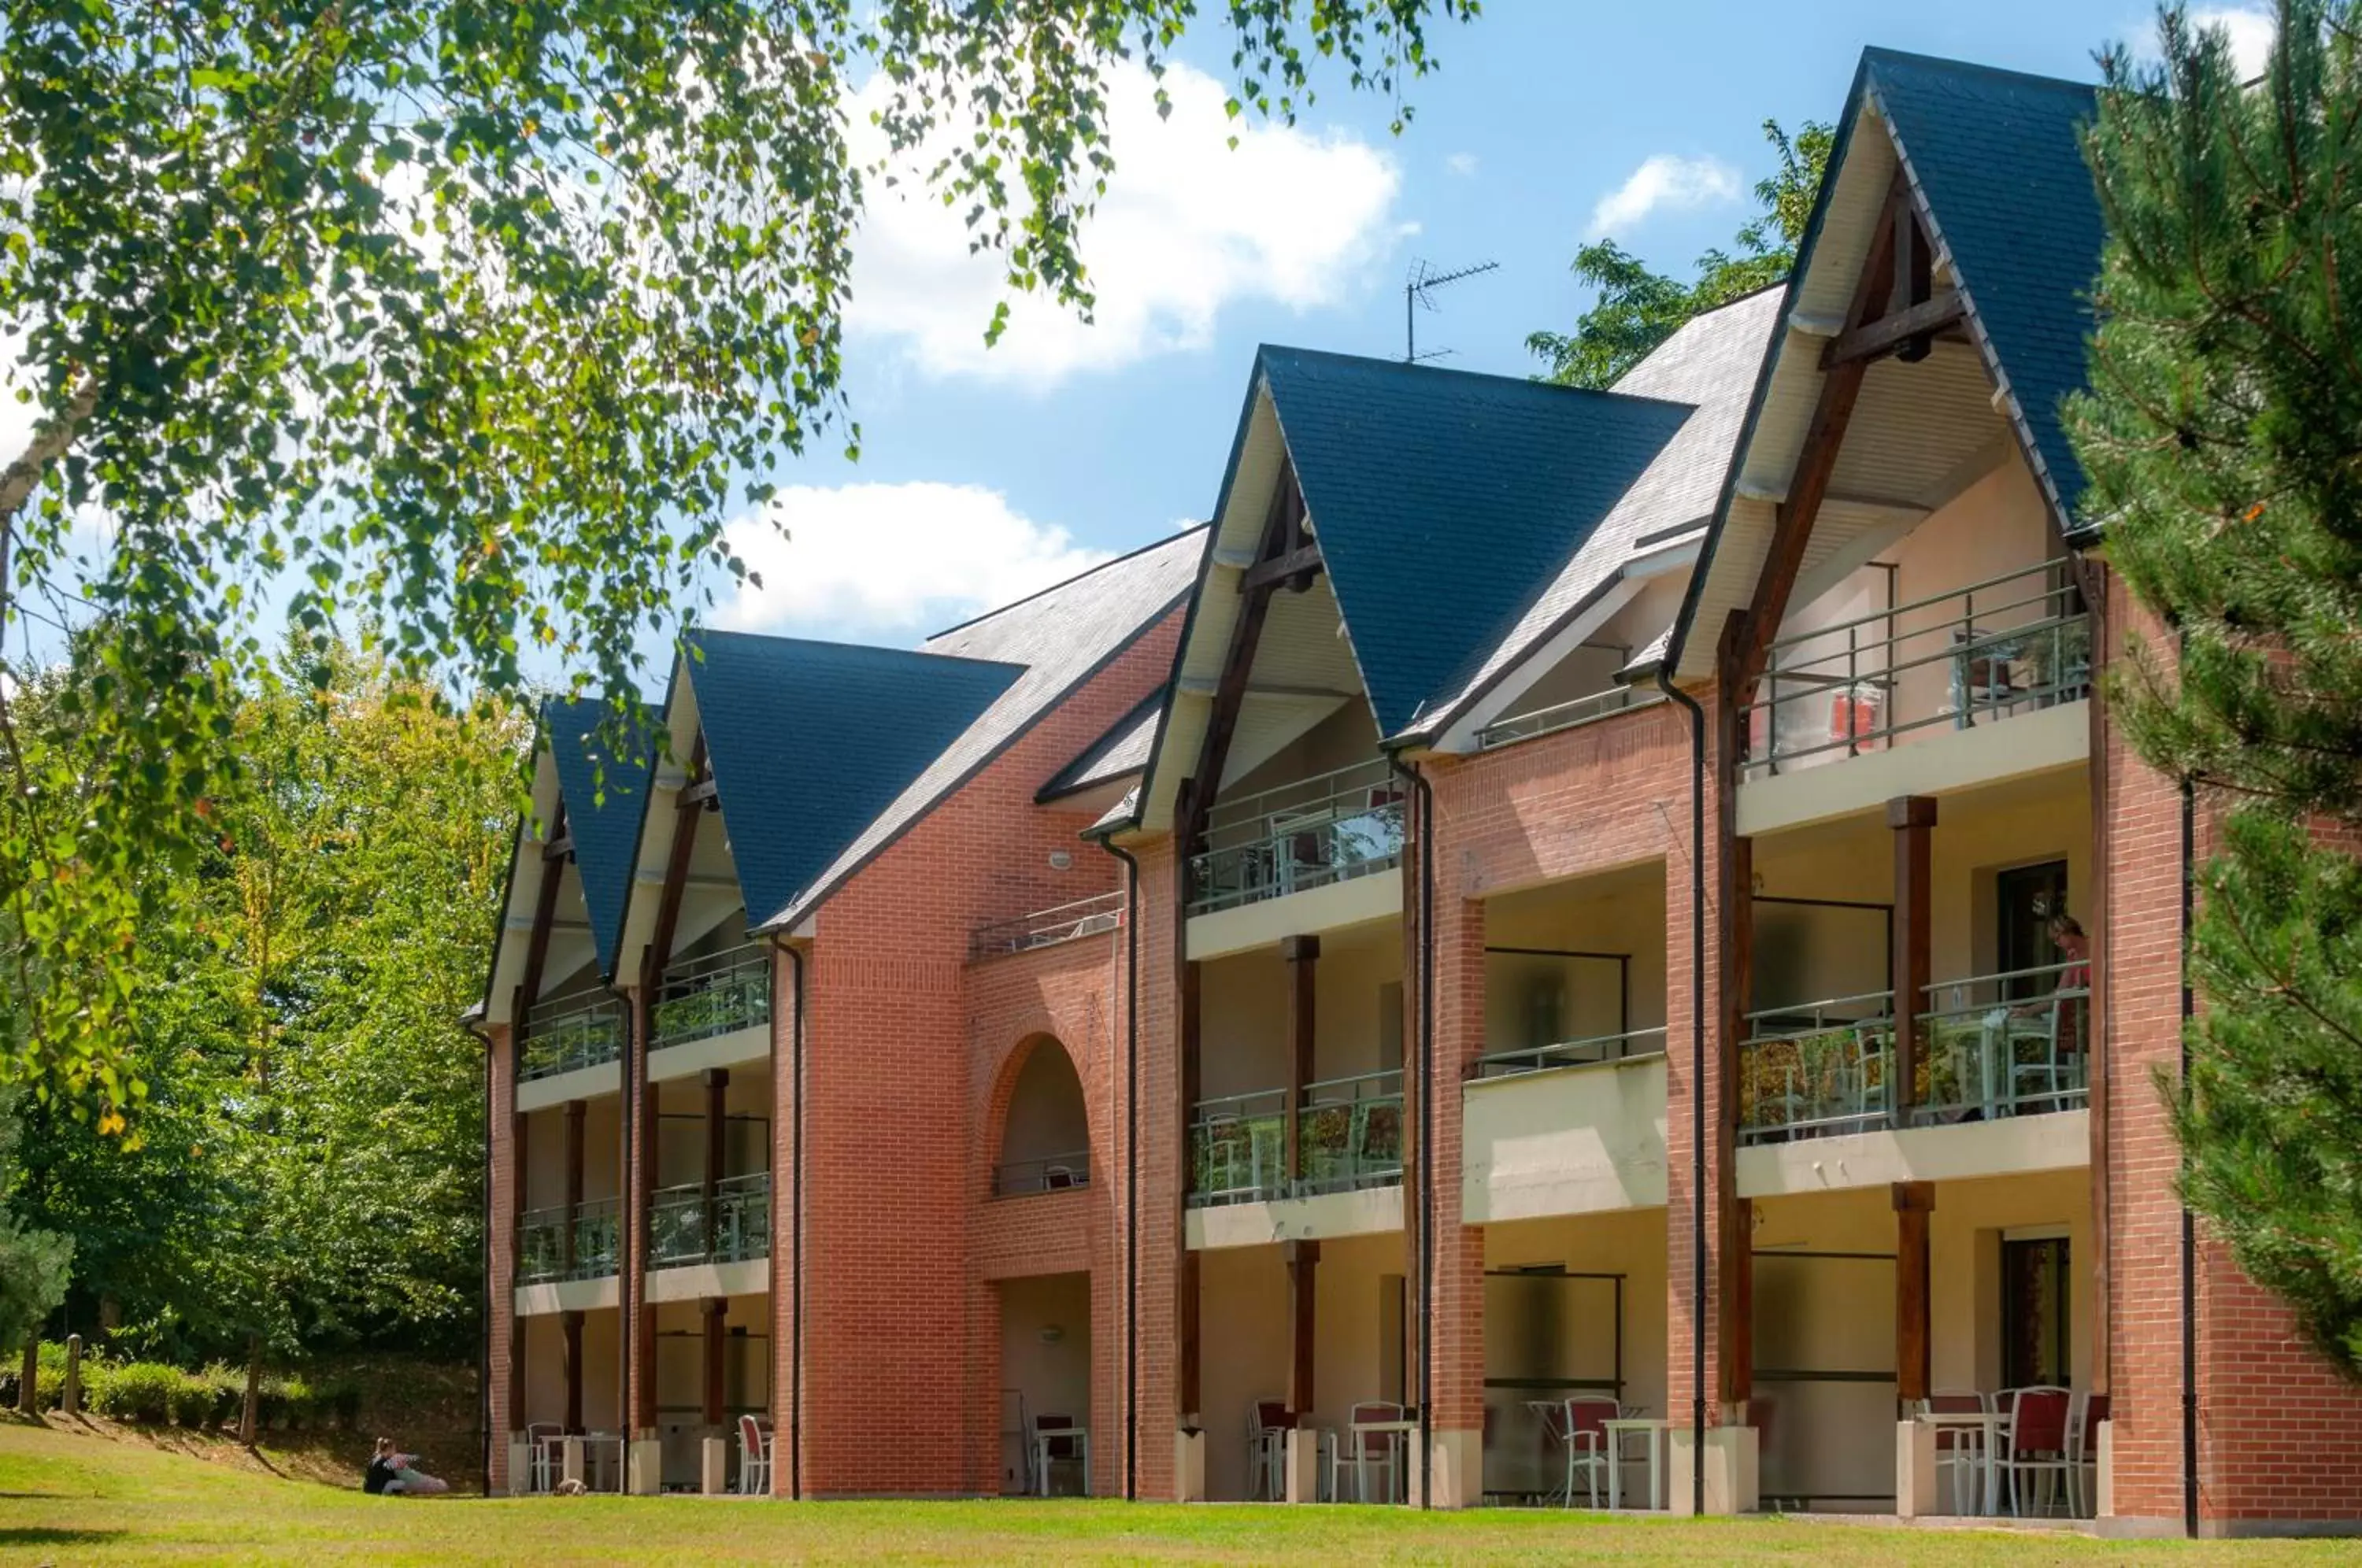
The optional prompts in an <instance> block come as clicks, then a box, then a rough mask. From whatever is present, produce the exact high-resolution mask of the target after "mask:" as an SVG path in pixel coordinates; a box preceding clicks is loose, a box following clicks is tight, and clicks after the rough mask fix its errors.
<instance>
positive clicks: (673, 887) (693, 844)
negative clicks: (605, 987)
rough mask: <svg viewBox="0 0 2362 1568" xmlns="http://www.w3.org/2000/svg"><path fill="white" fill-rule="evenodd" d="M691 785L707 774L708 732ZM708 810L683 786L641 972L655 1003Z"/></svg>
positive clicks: (701, 739) (695, 757) (696, 754)
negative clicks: (699, 830) (699, 826)
mask: <svg viewBox="0 0 2362 1568" xmlns="http://www.w3.org/2000/svg"><path fill="white" fill-rule="evenodd" d="M689 767H690V774H691V775H692V778H691V787H692V788H694V786H695V783H696V781H697V780H698V779H700V778H703V777H704V774H705V736H704V735H703V734H700V735H699V736H698V737H697V746H696V749H695V750H694V751H693V752H692V753H691V754H690V763H689ZM703 814H704V813H703V812H701V810H700V809H699V806H698V803H697V802H696V801H692V800H690V798H689V790H682V791H681V792H680V798H679V800H678V801H675V802H674V812H673V824H672V849H671V852H670V854H669V855H668V856H666V859H665V879H664V890H663V891H662V892H661V893H660V894H658V895H657V924H656V931H655V933H654V934H653V935H651V936H650V937H649V939H648V950H647V955H646V963H645V966H643V968H642V969H641V972H640V988H641V990H642V992H643V994H644V995H645V996H646V998H647V999H648V1005H649V1006H651V1007H653V1006H654V1005H655V995H656V988H657V984H658V982H660V981H661V980H663V978H664V972H665V966H667V965H668V964H670V963H671V962H672V942H673V936H674V934H675V933H676V932H677V931H678V930H679V925H680V897H681V893H682V891H683V889H686V888H687V886H688V884H689V862H690V856H693V855H695V854H696V853H697V823H698V819H699V818H700V817H701V816H702V815H703Z"/></svg>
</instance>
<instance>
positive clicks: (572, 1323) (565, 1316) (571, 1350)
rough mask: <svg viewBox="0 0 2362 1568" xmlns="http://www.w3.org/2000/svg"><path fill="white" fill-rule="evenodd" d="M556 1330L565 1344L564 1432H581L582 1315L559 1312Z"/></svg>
mask: <svg viewBox="0 0 2362 1568" xmlns="http://www.w3.org/2000/svg"><path fill="white" fill-rule="evenodd" d="M557 1328H558V1332H559V1333H560V1335H562V1336H563V1338H564V1340H565V1342H566V1430H567V1433H568V1435H569V1436H571V1435H574V1434H576V1433H579V1432H580V1431H581V1430H582V1314H581V1313H579V1312H560V1313H559V1314H558V1315H557Z"/></svg>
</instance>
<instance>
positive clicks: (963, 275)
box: [848, 63, 1408, 385]
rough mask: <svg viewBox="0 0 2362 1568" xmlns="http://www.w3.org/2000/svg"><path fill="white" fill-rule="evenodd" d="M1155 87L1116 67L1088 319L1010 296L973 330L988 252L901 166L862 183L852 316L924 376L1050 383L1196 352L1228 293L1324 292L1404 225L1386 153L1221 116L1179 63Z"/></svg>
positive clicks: (986, 301) (991, 283)
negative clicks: (1093, 301) (994, 341)
mask: <svg viewBox="0 0 2362 1568" xmlns="http://www.w3.org/2000/svg"><path fill="white" fill-rule="evenodd" d="M1164 87H1165V91H1166V92H1167V94H1170V96H1171V99H1172V104H1173V113H1172V116H1171V118H1170V119H1169V120H1159V119H1158V118H1157V116H1156V110H1155V105H1154V101H1153V96H1152V94H1153V86H1152V84H1151V83H1150V81H1149V78H1148V74H1147V72H1145V71H1143V70H1142V69H1141V68H1140V67H1138V66H1136V65H1132V64H1129V63H1126V64H1121V65H1119V66H1118V67H1117V68H1116V69H1115V71H1114V72H1113V73H1112V76H1111V80H1110V83H1109V103H1110V110H1109V120H1110V130H1111V145H1112V149H1113V152H1114V156H1115V160H1116V172H1115V174H1114V176H1113V178H1112V179H1110V180H1109V183H1108V191H1107V194H1106V195H1105V196H1103V197H1102V198H1100V200H1099V204H1098V210H1097V211H1096V212H1095V213H1093V214H1092V215H1091V216H1090V218H1089V220H1088V222H1087V225H1086V226H1085V228H1084V230H1083V235H1082V252H1083V260H1084V263H1085V265H1086V266H1087V267H1088V268H1089V270H1090V283H1091V286H1092V289H1093V291H1094V293H1096V294H1097V296H1098V304H1097V307H1096V310H1095V311H1094V313H1093V314H1094V316H1095V318H1096V319H1095V322H1093V323H1085V322H1084V321H1082V320H1081V319H1080V318H1079V317H1078V316H1077V315H1076V313H1075V312H1073V311H1072V310H1069V309H1065V308H1064V307H1061V306H1059V305H1056V304H1053V303H1052V302H1050V301H1049V300H1047V299H1044V298H1043V297H1040V296H1038V295H1031V294H1028V295H1021V296H1019V297H1018V298H1016V299H1015V300H1013V301H1012V302H1011V304H1010V326H1009V329H1008V331H1007V332H1006V333H1005V334H1004V335H1003V336H1002V337H1001V340H1000V342H999V345H998V346H997V347H994V348H990V349H988V348H986V347H985V343H984V331H985V327H986V326H987V324H988V323H989V322H990V320H991V319H992V312H993V307H994V305H995V304H996V303H998V302H999V299H1000V298H1001V297H1002V292H1003V284H1002V282H1001V276H1000V273H1001V269H1000V265H999V259H998V258H997V257H996V256H994V255H992V254H990V253H985V254H975V255H972V254H970V252H969V249H968V244H969V239H970V234H969V231H968V229H967V227H966V224H965V223H963V222H962V220H961V216H960V214H959V213H957V212H955V211H954V210H952V209H949V208H946V207H944V205H943V204H942V203H941V202H940V201H939V200H937V199H935V198H933V197H931V196H930V195H928V194H927V193H926V192H925V190H924V187H923V183H922V182H920V181H918V180H916V179H913V178H905V179H904V180H903V181H902V182H901V183H900V184H899V185H897V186H895V187H893V188H891V189H889V188H887V187H886V186H885V185H884V183H883V182H882V181H873V182H872V183H871V189H870V194H869V200H868V207H867V211H866V214H865V215H864V218H863V224H862V229H861V233H860V236H859V237H858V238H857V240H856V241H855V249H854V292H853V304H852V308H851V310H850V312H849V313H848V321H849V323H850V325H851V326H852V328H853V329H854V330H855V331H856V332H866V333H870V334H874V335H877V336H879V337H892V338H898V339H900V340H901V341H902V343H903V346H904V348H905V350H906V353H907V356H908V358H909V359H910V361H911V363H912V364H913V365H915V366H916V367H917V368H918V369H919V370H922V372H924V373H926V374H930V375H934V376H957V375H970V376H979V377H988V378H991V379H995V380H1007V381H1027V382H1031V383H1033V384H1035V385H1047V384H1049V383H1052V382H1054V381H1058V380H1060V379H1062V378H1064V377H1066V376H1069V375H1073V374H1075V373H1076V372H1078V371H1086V370H1111V369H1115V368H1117V367H1120V366H1123V365H1128V364H1131V363H1133V362H1135V361H1137V360H1140V359H1147V358H1150V357H1152V356H1154V355H1158V354H1167V353H1174V352H1178V351H1185V350H1189V349H1195V348H1203V347H1204V346H1205V345H1206V344H1207V343H1208V342H1209V340H1210V338H1211V337H1212V333H1213V328H1214V323H1215V319H1216V317H1217V316H1218V315H1220V312H1221V311H1222V309H1223V308H1224V307H1225V306H1226V305H1230V304H1234V303H1237V302H1240V301H1245V300H1264V301H1271V302H1275V303H1277V304H1283V305H1286V306H1288V307H1289V308H1291V309H1293V310H1297V311H1305V310H1312V309H1317V308H1319V307H1320V306H1323V305H1329V304H1336V303H1338V302H1340V301H1341V300H1344V299H1346V298H1348V297H1349V296H1350V295H1351V294H1352V292H1353V290H1354V288H1355V285H1356V284H1357V283H1359V282H1361V281H1362V280H1363V278H1364V277H1365V276H1366V275H1367V274H1368V273H1369V271H1370V270H1371V264H1372V263H1374V262H1375V261H1377V260H1378V259H1381V258H1382V257H1384V256H1385V253H1386V251H1387V250H1388V248H1390V247H1391V245H1392V244H1393V242H1394V240H1395V239H1396V237H1399V236H1400V235H1401V234H1403V233H1406V232H1408V231H1407V229H1405V228H1404V227H1403V226H1400V225H1398V224H1397V223H1396V221H1395V220H1394V218H1393V209H1394V204H1395V198H1396V194H1397V193H1398V192H1399V190H1400V188H1401V176H1400V173H1399V171H1398V170H1397V169H1396V164H1395V161H1394V160H1393V159H1392V158H1391V157H1390V156H1389V155H1388V154H1386V153H1385V152H1383V151H1381V150H1380V149H1377V148H1374V147H1373V146H1371V145H1370V144H1368V143H1366V142H1363V141H1361V140H1359V139H1357V138H1353V137H1351V136H1347V135H1345V134H1343V133H1341V132H1332V133H1328V134H1315V133H1312V132H1308V131H1306V130H1303V129H1301V128H1298V127H1287V126H1278V125H1260V124H1256V123H1254V122H1253V121H1252V120H1251V119H1245V118H1242V119H1239V120H1232V119H1231V118H1230V117H1229V116H1226V115H1225V114H1224V113H1223V111H1222V105H1223V101H1224V99H1225V97H1226V96H1227V94H1226V93H1225V91H1224V89H1223V88H1222V86H1221V85H1220V83H1217V82H1216V81H1215V80H1214V79H1213V78H1212V77H1210V76H1208V75H1206V74H1205V73H1203V72H1198V71H1195V70H1192V69H1190V68H1189V67H1187V66H1180V65H1176V66H1174V67H1173V68H1172V69H1171V70H1169V71H1168V72H1166V74H1165V78H1164ZM882 93H883V87H882V85H881V84H879V83H872V84H871V85H870V86H869V87H867V88H866V89H865V90H864V92H863V93H862V94H860V95H859V96H858V97H857V98H856V99H855V102H854V103H853V105H851V109H850V114H851V117H852V120H853V123H854V126H855V138H856V143H855V144H856V147H857V148H860V147H861V146H862V143H863V141H864V140H865V139H866V140H867V141H868V142H869V143H870V147H869V148H867V149H863V150H864V151H865V154H868V153H870V152H872V151H873V150H874V148H875V137H876V133H875V132H874V131H872V130H871V129H870V128H869V114H870V110H871V109H872V108H873V107H874V106H875V105H876V102H877V99H878V97H879V96H880V95H881V94H882ZM1232 136H1235V137H1237V138H1238V146H1237V147H1236V148H1235V149H1233V148H1231V146H1229V144H1228V143H1229V138H1231V137H1232Z"/></svg>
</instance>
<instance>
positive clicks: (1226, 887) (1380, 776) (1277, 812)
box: [1189, 759, 1403, 914]
mask: <svg viewBox="0 0 2362 1568" xmlns="http://www.w3.org/2000/svg"><path fill="white" fill-rule="evenodd" d="M1205 844H1206V847H1205V849H1204V851H1203V852H1202V853H1200V854H1198V855H1196V856H1191V857H1190V861H1189V912H1190V913H1191V914H1209V913H1211V912H1213V911H1216V910H1227V909H1235V908H1237V907H1238V906H1239V905H1242V904H1251V903H1255V902H1257V901H1259V900H1264V899H1276V898H1282V897H1285V896H1286V894H1289V893H1299V892H1303V891H1305V890H1306V889H1311V888H1325V887H1327V886H1329V885H1330V884H1331V883H1334V882H1343V881H1349V880H1351V879H1352V878H1355V877H1366V876H1368V875H1370V874H1371V873H1373V872H1377V871H1384V870H1386V869H1387V868H1389V867H1393V866H1396V865H1397V864H1399V863H1400V862H1401V859H1402V847H1403V790H1402V781H1401V780H1400V779H1399V778H1396V776H1395V774H1394V772H1393V771H1392V770H1391V769H1390V768H1388V767H1386V765H1385V762H1384V761H1383V760H1376V759H1374V760H1372V761H1369V762H1363V763H1356V764H1355V765H1353V766H1352V767H1342V768H1339V769H1338V770H1337V771H1336V772H1334V773H1324V774H1321V775H1319V777H1317V778H1305V779H1299V780H1297V782H1296V783H1293V784H1284V785H1280V786H1278V787H1276V788H1274V789H1270V790H1258V791H1256V792H1255V793H1254V794H1252V795H1241V796H1236V797H1233V798H1231V799H1229V800H1225V801H1221V802H1220V803H1219V804H1217V805H1216V806H1215V807H1214V808H1213V810H1212V811H1211V812H1209V813H1208V814H1207V819H1206V837H1205Z"/></svg>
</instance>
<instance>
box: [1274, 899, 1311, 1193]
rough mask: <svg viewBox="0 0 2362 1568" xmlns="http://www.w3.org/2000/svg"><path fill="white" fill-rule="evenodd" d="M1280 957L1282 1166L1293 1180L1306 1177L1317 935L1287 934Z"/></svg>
mask: <svg viewBox="0 0 2362 1568" xmlns="http://www.w3.org/2000/svg"><path fill="white" fill-rule="evenodd" d="M1279 955H1280V958H1281V959H1282V960H1283V961H1284V962H1285V963H1286V965H1287V1063H1288V1066H1287V1099H1286V1110H1284V1111H1283V1112H1281V1114H1282V1115H1283V1116H1284V1117H1285V1118H1286V1121H1285V1122H1284V1123H1283V1124H1282V1125H1281V1127H1280V1132H1279V1136H1280V1148H1281V1151H1282V1159H1283V1164H1282V1168H1283V1169H1284V1170H1286V1173H1287V1179H1288V1181H1289V1182H1290V1183H1291V1184H1293V1183H1295V1182H1298V1181H1301V1180H1302V1179H1303V1178H1304V1091H1305V1086H1306V1085H1308V1084H1309V1083H1311V1082H1312V1074H1313V1066H1312V1042H1313V1007H1314V997H1315V992H1316V986H1315V984H1314V981H1315V978H1316V969H1315V966H1316V965H1317V964H1318V963H1319V957H1320V939H1319V937H1317V936H1284V937H1282V938H1280V942H1279Z"/></svg>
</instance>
